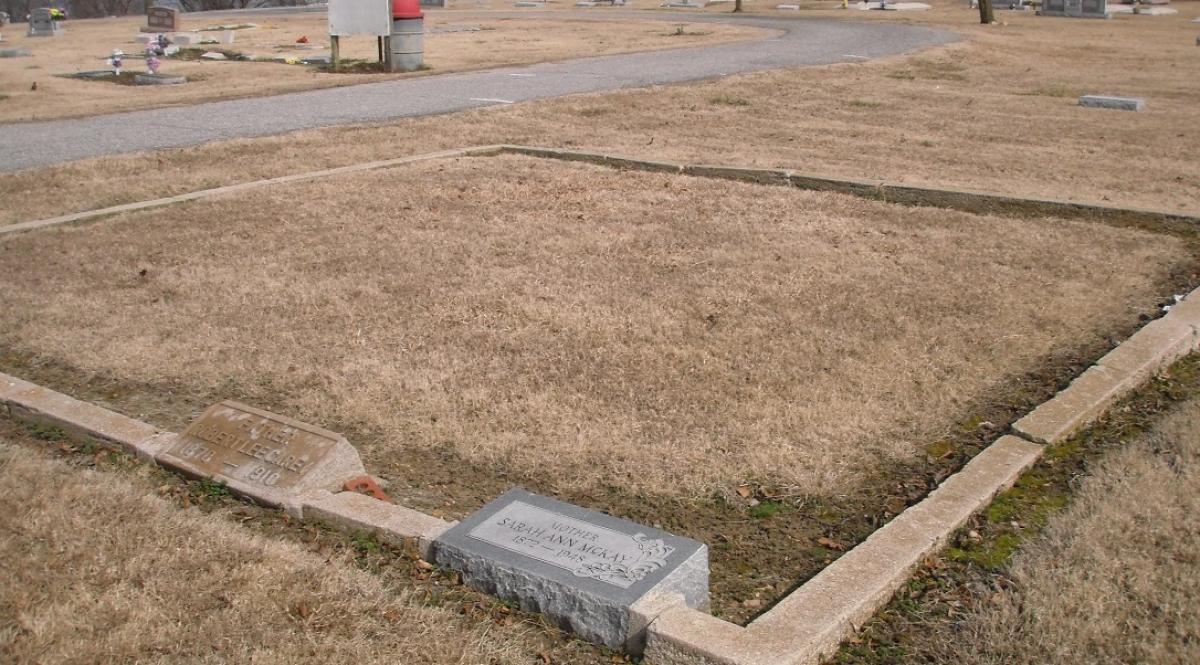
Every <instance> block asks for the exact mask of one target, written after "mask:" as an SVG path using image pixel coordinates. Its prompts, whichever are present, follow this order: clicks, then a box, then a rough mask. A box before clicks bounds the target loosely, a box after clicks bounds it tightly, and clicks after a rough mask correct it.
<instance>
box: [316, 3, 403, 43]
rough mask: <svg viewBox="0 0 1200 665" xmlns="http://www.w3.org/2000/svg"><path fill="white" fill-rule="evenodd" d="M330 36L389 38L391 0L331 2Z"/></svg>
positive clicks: (390, 32)
mask: <svg viewBox="0 0 1200 665" xmlns="http://www.w3.org/2000/svg"><path fill="white" fill-rule="evenodd" d="M329 34H330V35H331V36H337V37H344V36H346V35H375V36H376V37H387V36H388V35H390V34H392V3H391V0H329Z"/></svg>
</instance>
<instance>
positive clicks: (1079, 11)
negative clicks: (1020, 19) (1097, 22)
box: [1038, 0, 1111, 18]
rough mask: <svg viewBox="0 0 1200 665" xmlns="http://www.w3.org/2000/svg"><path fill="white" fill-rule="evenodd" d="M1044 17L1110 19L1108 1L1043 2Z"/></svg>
mask: <svg viewBox="0 0 1200 665" xmlns="http://www.w3.org/2000/svg"><path fill="white" fill-rule="evenodd" d="M1038 13H1039V14H1040V15H1042V16H1069V17H1073V18H1109V17H1110V16H1111V14H1109V12H1108V2H1107V0H1043V1H1042V9H1041V11H1039V12H1038Z"/></svg>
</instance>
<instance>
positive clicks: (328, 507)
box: [300, 491, 458, 560]
mask: <svg viewBox="0 0 1200 665" xmlns="http://www.w3.org/2000/svg"><path fill="white" fill-rule="evenodd" d="M300 504H301V517H302V518H303V519H305V520H316V521H320V522H325V523H327V524H329V525H331V526H334V527H336V528H337V529H338V530H340V531H345V532H349V533H353V532H356V531H362V532H366V533H370V534H373V535H375V536H377V537H378V538H379V539H380V540H382V541H383V542H385V543H389V544H391V545H395V546H397V547H405V546H414V547H416V549H417V551H419V552H420V553H421V558H423V559H426V560H429V558H430V554H429V548H430V545H432V543H433V541H434V539H436V538H437V537H438V536H440V535H442V534H443V533H445V532H446V531H447V530H448V529H450V528H451V527H453V526H454V525H455V524H458V522H448V521H446V520H442V519H438V518H436V517H434V516H432V515H426V514H425V513H422V512H419V511H416V510H412V509H411V508H405V507H404V506H398V505H396V504H393V503H386V502H384V501H380V500H378V499H373V498H371V497H369V496H366V495H365V494H359V493H357V492H337V493H332V492H329V491H318V492H314V493H312V494H309V495H307V496H305V497H303V498H302V499H301V500H300Z"/></svg>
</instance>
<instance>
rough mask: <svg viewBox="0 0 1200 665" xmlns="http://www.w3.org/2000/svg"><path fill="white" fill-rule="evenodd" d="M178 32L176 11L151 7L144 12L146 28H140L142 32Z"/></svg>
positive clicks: (168, 8) (177, 12)
mask: <svg viewBox="0 0 1200 665" xmlns="http://www.w3.org/2000/svg"><path fill="white" fill-rule="evenodd" d="M178 30H179V10H178V9H173V8H171V7H151V8H149V9H147V10H146V26H145V27H143V28H142V32H176V31H178Z"/></svg>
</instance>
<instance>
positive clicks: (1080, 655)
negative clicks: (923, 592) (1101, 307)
mask: <svg viewBox="0 0 1200 665" xmlns="http://www.w3.org/2000/svg"><path fill="white" fill-rule="evenodd" d="M1198 514H1200V403H1197V402H1195V401H1193V402H1189V403H1187V404H1184V405H1182V406H1181V407H1180V408H1179V409H1178V411H1177V412H1176V413H1174V414H1172V415H1171V416H1169V417H1168V418H1166V419H1165V421H1164V422H1163V424H1162V425H1161V426H1160V427H1159V429H1158V431H1157V432H1155V433H1153V434H1151V435H1148V436H1144V437H1142V438H1141V439H1140V440H1138V441H1136V442H1134V443H1133V444H1131V445H1130V446H1128V447H1126V448H1125V449H1123V450H1120V451H1117V452H1114V453H1112V454H1110V455H1109V456H1108V458H1107V459H1105V460H1104V462H1103V463H1102V464H1100V465H1098V468H1096V469H1095V470H1094V472H1093V473H1092V474H1091V475H1090V476H1089V477H1088V478H1086V479H1085V480H1084V481H1083V483H1082V485H1081V487H1080V489H1079V492H1078V494H1077V496H1076V498H1075V500H1074V501H1073V502H1072V504H1071V506H1070V507H1069V508H1068V509H1067V510H1066V511H1065V512H1063V513H1062V514H1060V515H1058V516H1056V517H1055V518H1054V519H1053V520H1052V521H1051V523H1050V526H1049V527H1048V529H1047V530H1046V531H1045V532H1044V533H1043V534H1042V535H1041V536H1040V537H1039V538H1038V539H1037V540H1034V541H1032V542H1030V543H1028V544H1026V545H1025V546H1023V549H1022V550H1021V551H1020V552H1019V553H1018V555H1017V556H1016V557H1015V559H1014V560H1013V563H1012V565H1011V569H1010V570H1011V576H1012V580H1013V581H1014V582H1015V585H1014V586H1013V587H1012V588H1010V589H1007V590H1005V591H1002V592H999V593H996V594H994V595H993V597H992V602H991V603H989V604H987V605H986V606H984V607H982V608H981V609H978V610H976V611H975V612H974V613H973V614H972V615H970V616H969V617H968V618H967V620H966V621H965V622H964V623H963V624H962V626H961V628H962V631H961V632H960V633H958V634H957V635H956V636H955V637H954V638H953V639H952V640H945V642H944V647H945V650H944V653H943V654H942V655H941V657H940V660H941V662H945V663H1050V662H1054V663H1117V662H1120V663H1156V664H1158V665H1168V664H1171V663H1180V664H1183V663H1195V662H1197V661H1200V614H1198V613H1197V612H1196V607H1197V605H1198V604H1200V587H1197V585H1196V576H1197V572H1198V568H1200V559H1198V558H1197V554H1196V553H1197V551H1200V528H1197V527H1198V523H1197V515H1198Z"/></svg>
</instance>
